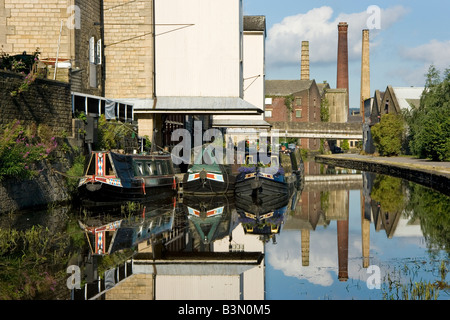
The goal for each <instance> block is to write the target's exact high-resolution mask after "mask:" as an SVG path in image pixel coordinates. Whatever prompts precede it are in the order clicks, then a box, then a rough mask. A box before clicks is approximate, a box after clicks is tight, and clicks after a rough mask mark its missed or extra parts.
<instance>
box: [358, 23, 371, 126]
mask: <svg viewBox="0 0 450 320" xmlns="http://www.w3.org/2000/svg"><path fill="white" fill-rule="evenodd" d="M369 98H370V51H369V30H367V29H365V30H363V31H362V54H361V105H360V112H361V116H362V118H363V122H364V120H365V116H364V101H365V100H366V99H369Z"/></svg>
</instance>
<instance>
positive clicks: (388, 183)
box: [371, 175, 405, 213]
mask: <svg viewBox="0 0 450 320" xmlns="http://www.w3.org/2000/svg"><path fill="white" fill-rule="evenodd" d="M371 196H372V199H373V200H375V201H377V202H378V203H379V204H380V207H381V209H382V210H383V211H384V212H390V213H395V212H401V211H403V209H404V208H405V195H404V189H403V185H402V180H401V179H398V178H394V177H390V176H384V175H377V177H376V178H375V181H374V183H373V189H372V194H371Z"/></svg>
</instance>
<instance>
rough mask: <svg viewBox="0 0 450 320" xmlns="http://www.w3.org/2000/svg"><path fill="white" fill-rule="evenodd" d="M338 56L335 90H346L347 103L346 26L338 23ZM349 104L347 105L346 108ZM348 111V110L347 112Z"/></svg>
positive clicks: (345, 23) (343, 23)
mask: <svg viewBox="0 0 450 320" xmlns="http://www.w3.org/2000/svg"><path fill="white" fill-rule="evenodd" d="M338 31H339V38H338V56H337V81H336V89H347V102H348V101H349V98H348V97H349V86H348V39H347V38H348V37H347V32H348V24H347V22H340V23H339V24H338ZM348 105H349V104H348V103H347V106H348ZM347 111H348V110H347Z"/></svg>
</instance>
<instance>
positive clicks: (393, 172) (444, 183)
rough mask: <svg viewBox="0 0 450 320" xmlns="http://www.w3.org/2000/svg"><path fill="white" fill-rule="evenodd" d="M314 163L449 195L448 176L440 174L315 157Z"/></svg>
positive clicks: (364, 162)
mask: <svg viewBox="0 0 450 320" xmlns="http://www.w3.org/2000/svg"><path fill="white" fill-rule="evenodd" d="M315 159H316V162H318V163H325V164H328V165H332V166H336V167H344V168H351V169H356V170H361V171H369V172H374V173H379V174H385V175H389V176H393V177H397V178H402V179H406V180H409V181H412V182H415V183H419V184H421V185H424V186H426V187H429V188H432V189H434V190H437V191H439V192H442V193H443V194H446V195H450V190H449V188H448V185H449V179H450V175H448V174H444V173H442V174H440V173H436V172H432V171H428V170H423V169H415V168H409V167H405V166H401V165H398V166H397V165H393V164H383V163H379V162H375V161H374V162H372V161H370V160H356V159H339V158H330V157H328V156H316V158H315Z"/></svg>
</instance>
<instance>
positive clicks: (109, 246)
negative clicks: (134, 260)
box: [79, 198, 176, 255]
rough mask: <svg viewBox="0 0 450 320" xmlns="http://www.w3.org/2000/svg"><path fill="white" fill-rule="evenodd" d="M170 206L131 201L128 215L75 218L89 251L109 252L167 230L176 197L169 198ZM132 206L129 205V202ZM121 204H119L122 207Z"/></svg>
mask: <svg viewBox="0 0 450 320" xmlns="http://www.w3.org/2000/svg"><path fill="white" fill-rule="evenodd" d="M172 203H173V205H172V207H169V208H167V207H160V208H154V207H153V206H152V205H150V206H146V205H145V204H134V205H135V206H137V209H135V210H134V211H135V213H136V212H139V214H137V215H136V214H134V215H131V216H129V217H128V218H121V219H114V216H112V217H111V216H109V215H108V218H109V219H113V220H111V221H109V222H106V223H105V222H104V221H102V220H104V219H105V218H103V219H101V218H99V217H97V218H96V219H94V221H92V219H91V221H90V222H89V220H88V222H83V221H81V220H79V225H80V228H81V229H82V230H83V231H84V232H85V234H86V237H87V239H88V242H89V246H90V249H91V254H92V255H110V254H112V253H114V252H116V251H119V250H124V249H131V248H133V247H136V246H138V245H140V243H141V242H144V241H148V240H149V239H150V238H152V237H155V236H158V235H160V234H163V233H165V232H170V231H171V230H172V229H173V227H174V223H175V213H176V198H172ZM131 206H133V205H131ZM122 208H123V207H122Z"/></svg>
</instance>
